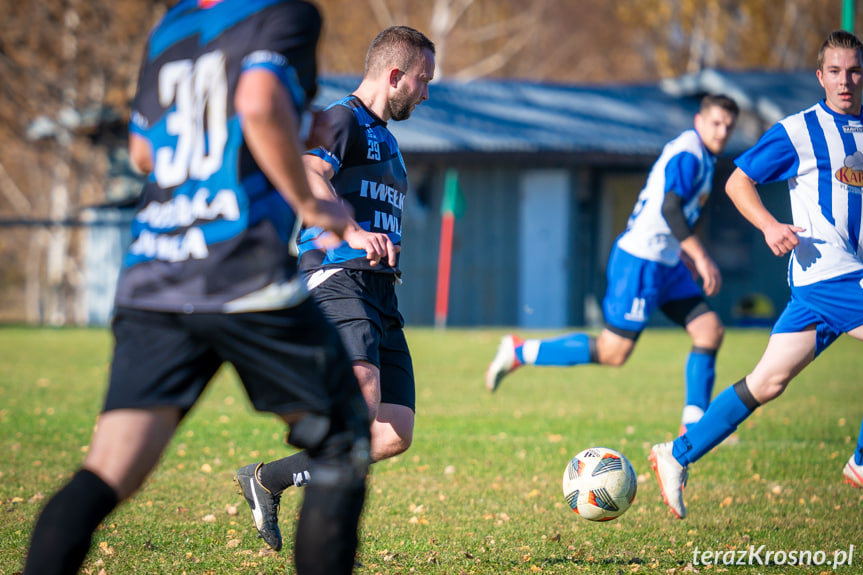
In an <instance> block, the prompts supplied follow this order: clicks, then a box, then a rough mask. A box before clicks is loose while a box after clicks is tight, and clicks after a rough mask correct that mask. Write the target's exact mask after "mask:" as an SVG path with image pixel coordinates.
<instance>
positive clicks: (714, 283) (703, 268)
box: [680, 235, 722, 296]
mask: <svg viewBox="0 0 863 575" xmlns="http://www.w3.org/2000/svg"><path fill="white" fill-rule="evenodd" d="M680 249H681V250H682V251H683V253H684V254H686V256H687V257H688V258H689V259H690V260H692V265H693V266H695V271H696V273H697V274H698V275H699V276H700V277H701V280H702V282H703V286H702V287H703V289H704V293H705V294H706V295H708V296H714V295H716V294H717V293H719V288H720V287H722V275H721V274H720V273H719V267H718V266H717V265H716V263H715V262H714V261H713V258H711V257H710V255H709V254H708V253H707V250H706V249H705V248H704V245H703V244H702V243H701V240H699V239H698V238H697V237H696V236H694V235H692V236H689V237H688V238H686V239H685V240H683V241H681V242H680ZM684 261H685V260H684ZM690 269H691V268H690Z"/></svg>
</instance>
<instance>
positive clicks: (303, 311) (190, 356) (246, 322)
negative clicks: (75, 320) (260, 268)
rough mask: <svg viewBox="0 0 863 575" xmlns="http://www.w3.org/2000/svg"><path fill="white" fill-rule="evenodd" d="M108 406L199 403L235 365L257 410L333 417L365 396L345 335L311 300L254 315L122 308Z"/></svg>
mask: <svg viewBox="0 0 863 575" xmlns="http://www.w3.org/2000/svg"><path fill="white" fill-rule="evenodd" d="M112 327H113V332H114V338H115V347H114V358H113V361H112V364H111V377H110V383H109V386H108V394H107V397H106V399H105V406H104V411H109V410H113V409H123V408H138V409H140V408H149V407H157V406H173V407H179V408H180V409H181V410H182V411H183V412H184V413H185V412H187V411H188V410H189V409H191V407H192V406H193V405H194V403H195V401H196V400H197V399H198V397H200V395H201V393H202V392H203V391H204V388H205V387H206V386H207V383H208V382H209V381H210V379H212V377H213V375H215V373H216V371H217V370H218V369H219V367H220V366H221V365H222V364H223V363H225V362H228V363H231V364H232V365H233V366H234V368H235V369H236V371H237V374H238V375H239V377H240V379H241V380H242V383H243V385H244V386H245V388H246V393H247V394H248V396H249V399H250V400H251V402H252V405H254V407H255V409H257V410H258V411H268V412H273V413H277V414H285V413H292V412H295V411H309V412H312V413H318V414H322V415H331V414H332V413H333V406H334V405H336V404H338V403H339V402H343V401H344V400H345V398H346V397H348V396H349V395H350V394H352V393H356V394H359V386H358V385H357V381H356V378H355V377H354V375H353V369H352V368H351V363H350V362H349V361H348V359H347V355H346V354H345V351H344V348H343V346H342V343H341V339H340V338H339V336H338V333H337V332H336V330H335V329H333V327H332V326H331V325H330V324H329V323H327V322H326V320H325V319H324V318H323V316H322V315H321V313H320V310H318V308H317V306H316V305H315V304H314V302H313V301H312V300H311V298H309V299H307V300H306V301H305V302H303V303H301V304H300V305H298V306H296V307H293V308H289V309H284V310H274V311H266V312H252V313H235V314H223V313H193V314H182V313H163V312H153V311H145V310H137V309H130V308H118V309H117V312H116V314H115V316H114V320H113V325H112Z"/></svg>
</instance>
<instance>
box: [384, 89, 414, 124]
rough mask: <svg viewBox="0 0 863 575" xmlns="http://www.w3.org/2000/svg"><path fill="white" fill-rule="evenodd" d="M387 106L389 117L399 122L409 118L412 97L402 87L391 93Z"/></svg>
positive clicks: (411, 110)
mask: <svg viewBox="0 0 863 575" xmlns="http://www.w3.org/2000/svg"><path fill="white" fill-rule="evenodd" d="M388 107H389V109H390V118H392V119H393V120H395V121H396V122H401V121H402V120H407V119H408V118H410V116H411V112H413V108H414V103H413V100H412V98H411V97H410V96H409V95H408V93H407V90H406V89H403V90H399V91H398V92H396V93H395V94H393V97H392V98H390V101H389V103H388Z"/></svg>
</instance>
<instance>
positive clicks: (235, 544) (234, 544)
mask: <svg viewBox="0 0 863 575" xmlns="http://www.w3.org/2000/svg"><path fill="white" fill-rule="evenodd" d="M239 546H240V540H239V539H231V540H230V541H228V542H227V543H226V544H225V547H227V548H228V549H233V548H235V547H239Z"/></svg>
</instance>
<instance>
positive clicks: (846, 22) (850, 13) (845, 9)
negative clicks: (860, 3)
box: [842, 0, 854, 34]
mask: <svg viewBox="0 0 863 575" xmlns="http://www.w3.org/2000/svg"><path fill="white" fill-rule="evenodd" d="M842 29H843V30H845V31H846V32H851V33H852V34H853V33H854V0H842Z"/></svg>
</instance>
